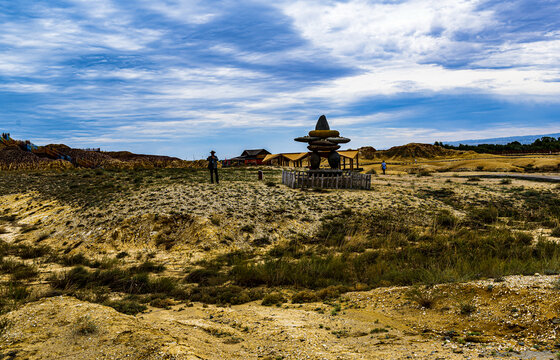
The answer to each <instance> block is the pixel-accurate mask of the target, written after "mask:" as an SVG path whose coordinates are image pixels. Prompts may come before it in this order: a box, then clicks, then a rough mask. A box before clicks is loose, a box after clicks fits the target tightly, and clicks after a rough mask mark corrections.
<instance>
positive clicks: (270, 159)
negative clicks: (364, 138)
mask: <svg viewBox="0 0 560 360" xmlns="http://www.w3.org/2000/svg"><path fill="white" fill-rule="evenodd" d="M337 153H338V154H339V155H340V157H341V160H342V161H341V164H340V168H341V169H342V170H347V169H349V170H360V163H359V157H360V154H359V151H358V150H343V151H342V150H341V151H337ZM305 160H307V164H306V166H309V153H308V152H304V153H281V154H269V155H267V156H266V157H265V158H264V159H263V163H264V164H269V165H277V166H282V167H296V168H298V167H299V168H301V167H303V164H304V161H305Z"/></svg>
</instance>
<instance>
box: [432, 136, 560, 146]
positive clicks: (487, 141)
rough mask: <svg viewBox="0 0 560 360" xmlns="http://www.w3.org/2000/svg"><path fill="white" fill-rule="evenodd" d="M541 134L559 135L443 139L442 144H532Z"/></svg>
mask: <svg viewBox="0 0 560 360" xmlns="http://www.w3.org/2000/svg"><path fill="white" fill-rule="evenodd" d="M543 136H550V137H553V138H558V137H560V133H556V134H546V135H525V136H509V137H501V138H492V139H478V140H460V141H444V142H443V143H444V144H449V145H453V146H458V145H460V144H464V145H478V144H499V145H506V144H509V143H510V142H514V141H519V142H520V143H521V144H532V143H533V142H534V141H535V140H537V139H540V138H542V137H543Z"/></svg>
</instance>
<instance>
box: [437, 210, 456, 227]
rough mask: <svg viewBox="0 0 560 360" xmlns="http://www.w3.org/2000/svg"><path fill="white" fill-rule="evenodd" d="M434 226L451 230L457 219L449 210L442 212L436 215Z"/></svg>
mask: <svg viewBox="0 0 560 360" xmlns="http://www.w3.org/2000/svg"><path fill="white" fill-rule="evenodd" d="M435 222H436V224H437V225H438V226H440V227H442V228H446V229H451V228H453V227H455V225H457V218H456V217H455V216H454V215H453V214H452V213H451V211H449V210H442V211H440V212H439V213H438V214H437V215H436V220H435Z"/></svg>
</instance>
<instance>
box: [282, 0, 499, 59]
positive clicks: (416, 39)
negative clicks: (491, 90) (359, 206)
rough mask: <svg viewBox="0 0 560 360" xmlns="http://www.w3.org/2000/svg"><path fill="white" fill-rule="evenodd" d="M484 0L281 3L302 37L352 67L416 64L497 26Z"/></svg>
mask: <svg viewBox="0 0 560 360" xmlns="http://www.w3.org/2000/svg"><path fill="white" fill-rule="evenodd" d="M481 2H482V0H411V1H404V2H400V1H399V2H383V3H376V2H373V3H372V2H369V1H365V0H350V1H346V2H335V3H332V2H322V1H296V2H283V3H280V7H281V9H282V10H283V11H284V13H285V14H286V15H288V16H290V17H292V18H293V20H294V23H295V26H296V28H297V29H299V31H300V32H301V34H302V36H303V37H304V38H306V39H308V40H309V41H311V42H312V44H314V45H315V46H317V47H320V48H324V49H329V50H330V54H331V55H332V56H336V57H344V58H346V59H347V60H348V61H352V62H355V63H361V64H364V63H372V62H377V61H385V60H395V59H396V60H404V59H407V60H411V61H418V60H421V59H423V58H425V57H431V56H433V54H434V52H441V51H442V50H445V49H447V48H449V47H452V46H453V44H454V43H455V40H454V39H453V38H454V37H455V35H456V34H458V33H459V32H461V33H476V32H478V31H481V30H483V29H485V28H487V27H489V26H490V25H491V24H493V23H494V22H495V20H494V19H493V14H492V12H490V11H478V10H477V6H478V5H479V4H480V3H481Z"/></svg>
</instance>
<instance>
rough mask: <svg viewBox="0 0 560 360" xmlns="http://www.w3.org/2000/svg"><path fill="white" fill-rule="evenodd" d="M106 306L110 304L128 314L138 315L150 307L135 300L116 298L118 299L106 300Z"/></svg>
mask: <svg viewBox="0 0 560 360" xmlns="http://www.w3.org/2000/svg"><path fill="white" fill-rule="evenodd" d="M103 305H105V306H110V307H112V308H113V309H115V310H117V311H118V312H121V313H123V314H127V315H136V314H138V313H141V312H143V311H146V309H147V308H148V307H147V306H146V305H144V304H140V303H139V302H137V301H133V300H116V301H106V302H105V303H103Z"/></svg>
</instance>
